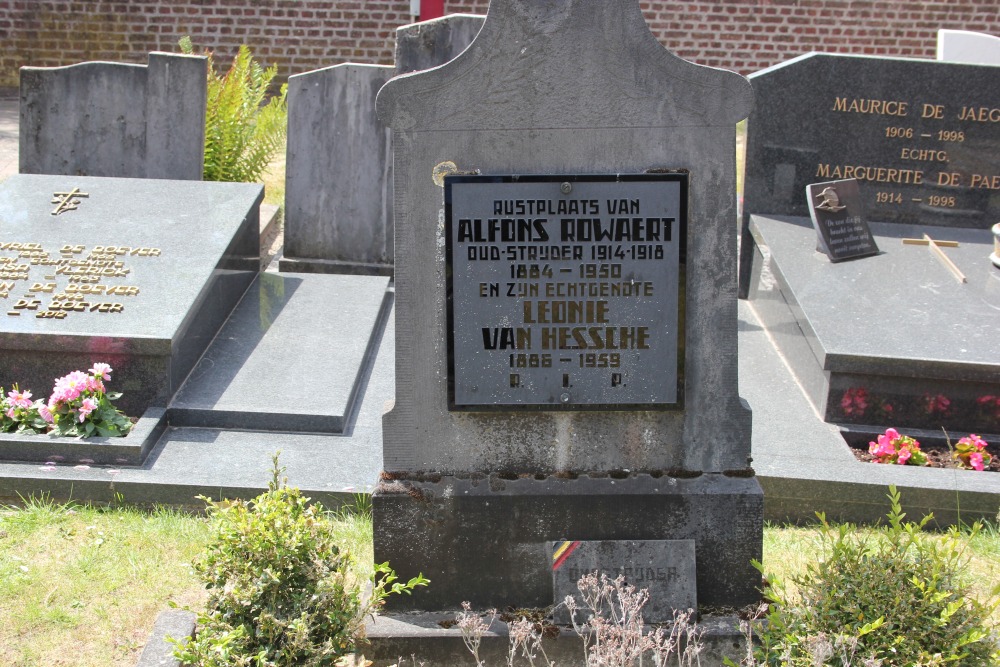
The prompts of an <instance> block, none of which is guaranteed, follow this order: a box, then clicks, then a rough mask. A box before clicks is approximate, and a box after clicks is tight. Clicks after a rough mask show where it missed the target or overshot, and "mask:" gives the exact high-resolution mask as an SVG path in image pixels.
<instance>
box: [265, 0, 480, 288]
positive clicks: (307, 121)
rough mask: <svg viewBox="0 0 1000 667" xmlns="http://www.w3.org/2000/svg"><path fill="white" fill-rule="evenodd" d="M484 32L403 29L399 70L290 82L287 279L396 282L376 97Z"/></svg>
mask: <svg viewBox="0 0 1000 667" xmlns="http://www.w3.org/2000/svg"><path fill="white" fill-rule="evenodd" d="M482 22H483V17H481V16H472V15H453V16H446V17H443V18H440V19H435V20H433V21H424V22H421V23H414V24H411V25H405V26H402V27H401V28H399V29H397V31H396V65H395V67H390V66H384V65H362V64H357V63H344V64H341V65H334V66H333V67H327V68H324V69H319V70H314V71H312V72H306V73H304V74H297V75H295V76H292V77H289V79H288V150H287V163H286V171H285V183H286V185H285V247H284V251H283V253H284V256H283V257H282V260H281V268H282V270H283V271H310V272H323V273H326V272H343V273H368V274H389V273H391V271H392V264H393V213H392V201H393V199H392V140H391V136H390V133H389V129H388V128H387V127H386V126H385V125H384V124H383V123H382V122H381V121H380V120H379V119H378V118H377V117H376V115H375V96H376V94H377V93H378V90H379V88H381V87H382V85H383V84H384V83H385V82H386V81H388V80H389V79H390V78H391V77H392V76H394V75H397V74H401V73H404V72H412V71H414V70H416V69H426V68H428V67H435V66H437V65H440V64H442V63H445V62H447V61H449V60H451V59H452V58H454V57H455V56H456V55H458V54H459V53H460V52H461V51H462V50H463V49H465V47H467V46H468V45H469V42H471V41H472V38H473V37H475V35H476V32H478V30H479V27H480V26H481V25H482Z"/></svg>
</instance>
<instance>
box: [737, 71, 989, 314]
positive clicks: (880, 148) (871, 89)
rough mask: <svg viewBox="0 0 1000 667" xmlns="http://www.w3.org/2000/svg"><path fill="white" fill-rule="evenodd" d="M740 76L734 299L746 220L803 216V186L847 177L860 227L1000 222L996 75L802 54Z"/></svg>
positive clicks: (746, 246)
mask: <svg viewBox="0 0 1000 667" xmlns="http://www.w3.org/2000/svg"><path fill="white" fill-rule="evenodd" d="M749 79H750V82H751V84H753V89H754V97H755V100H756V104H755V107H754V111H753V114H752V115H751V116H750V119H749V120H748V125H747V153H746V180H745V191H744V198H743V212H744V223H743V248H742V251H741V254H740V263H741V269H740V296H741V297H743V298H746V295H747V290H748V287H749V273H748V272H749V264H750V253H751V246H752V241H751V239H750V236H749V231H748V228H747V224H748V217H749V216H750V215H753V214H758V213H760V214H768V215H771V214H773V215H795V216H807V215H808V214H809V212H808V208H807V200H806V196H805V187H806V186H807V185H808V184H810V183H818V182H823V181H830V180H839V179H849V178H856V179H858V181H859V185H860V190H861V204H862V206H863V208H864V210H865V215H866V218H867V219H868V220H874V221H883V222H900V223H907V224H914V225H934V226H938V227H977V228H989V227H990V225H992V224H994V223H995V222H996V221H997V220H998V219H1000V196H998V195H1000V68H997V67H991V66H984V65H967V64H959V63H945V62H940V61H934V60H907V59H901V58H875V57H868V56H852V55H834V54H826V53H811V54H808V55H805V56H801V57H799V58H794V59H792V60H790V61H788V62H786V63H783V64H781V65H777V66H775V67H770V68H768V69H765V70H762V71H760V72H757V73H755V74H752V75H751V76H750V77H749Z"/></svg>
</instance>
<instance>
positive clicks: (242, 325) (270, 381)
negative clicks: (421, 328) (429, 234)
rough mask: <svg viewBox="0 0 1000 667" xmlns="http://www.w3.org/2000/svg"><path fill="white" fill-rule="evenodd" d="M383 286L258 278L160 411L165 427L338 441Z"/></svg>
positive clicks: (371, 339) (356, 279)
mask: <svg viewBox="0 0 1000 667" xmlns="http://www.w3.org/2000/svg"><path fill="white" fill-rule="evenodd" d="M388 286H389V278H386V277H382V276H359V275H339V274H301V273H270V272H267V273H262V274H260V275H259V276H258V277H257V279H256V280H255V281H254V283H253V284H252V285H251V286H250V289H248V290H247V293H246V296H245V297H244V299H243V301H241V302H240V304H239V306H237V308H236V309H235V310H234V311H233V314H232V316H231V317H230V318H229V321H227V322H226V324H225V325H224V326H223V327H222V329H221V330H220V331H219V335H218V336H216V338H215V340H214V341H213V342H212V345H211V346H210V347H209V348H208V350H207V351H206V352H205V354H204V355H203V356H202V358H201V359H200V360H199V362H198V364H197V365H196V366H195V368H194V370H193V371H192V372H191V374H190V376H189V377H188V379H187V381H186V382H185V383H184V386H183V387H181V389H180V391H178V392H177V395H176V396H175V397H174V399H173V401H172V402H171V404H170V423H171V424H172V425H174V426H198V427H210V428H227V429H244V430H262V431H263V430H271V431H288V432H300V433H301V432H312V433H330V434H343V433H344V432H345V430H347V429H349V426H350V423H351V416H352V414H353V413H354V412H355V411H356V409H357V401H358V397H359V396H360V395H363V388H362V387H361V385H362V383H363V382H364V380H365V378H366V377H367V374H368V372H369V367H370V365H371V361H372V358H373V356H374V354H375V352H376V351H377V350H378V345H379V342H380V340H381V336H382V330H383V327H384V326H385V320H386V318H387V317H388V312H389V307H390V304H391V293H390V292H388V291H387V288H388Z"/></svg>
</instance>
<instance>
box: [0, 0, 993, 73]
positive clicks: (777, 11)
mask: <svg viewBox="0 0 1000 667" xmlns="http://www.w3.org/2000/svg"><path fill="white" fill-rule="evenodd" d="M487 5H488V0H446V2H445V11H446V12H447V13H454V12H472V13H479V14H482V13H485V11H486V7H487ZM640 5H641V6H642V10H643V12H644V14H645V15H646V19H647V21H649V24H650V26H651V27H652V29H653V31H654V32H655V33H656V35H657V36H658V37H659V39H660V41H661V42H662V43H663V44H664V45H665V46H666V47H668V48H670V49H672V50H673V51H674V52H676V53H677V54H678V55H680V56H682V57H684V58H687V59H688V60H693V61H694V62H698V63H702V64H705V65H713V66H716V67H725V68H728V69H733V70H736V71H738V72H741V73H743V74H748V73H750V72H753V71H756V70H758V69H762V68H764V67H767V66H769V65H773V64H775V63H779V62H781V61H783V60H787V59H788V58H791V57H793V56H796V55H799V54H802V53H806V52H808V51H814V50H815V51H832V52H843V53H870V54H888V55H897V56H910V57H923V58H933V57H934V53H935V47H936V39H937V29H938V28H953V29H962V30H975V31H978V32H986V33H991V34H994V35H998V36H1000V11H998V10H997V0H921V1H917V0H912V1H911V0H703V1H701V2H681V1H678V0H641V2H640ZM409 6H410V3H409V0H127V1H125V0H117V1H116V0H86V1H73V2H62V1H58V0H0V44H2V45H3V47H2V50H0V86H15V85H17V69H18V67H20V66H21V65H36V66H53V65H68V64H72V63H76V62H82V61H86V60H116V61H121V62H137V63H142V62H145V59H146V53H147V52H149V51H156V50H159V51H176V50H177V40H178V39H179V38H180V37H182V36H183V35H190V36H191V38H192V40H194V43H195V45H196V46H198V47H203V48H211V49H213V50H215V52H216V55H217V58H218V60H219V61H220V63H225V61H226V60H227V59H228V58H229V57H231V56H232V54H234V53H235V51H236V49H237V47H238V46H239V45H240V44H241V43H246V44H248V45H250V47H251V48H252V50H253V52H254V54H255V55H257V56H258V57H259V58H260V59H261V60H262V61H263V62H264V63H266V64H276V65H278V68H279V75H280V76H281V77H282V78H285V77H287V76H288V75H290V74H296V73H298V72H305V71H308V70H310V69H315V68H317V67H326V66H328V65H335V64H337V63H340V62H346V61H355V62H374V63H390V62H391V61H392V50H393V33H394V31H395V28H396V27H398V26H400V25H402V24H404V23H407V22H409V20H410V15H409Z"/></svg>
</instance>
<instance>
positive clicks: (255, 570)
mask: <svg viewBox="0 0 1000 667" xmlns="http://www.w3.org/2000/svg"><path fill="white" fill-rule="evenodd" d="M280 472H281V471H280V470H279V469H278V468H277V456H275V471H274V479H273V480H272V482H271V483H270V484H269V488H268V490H267V491H266V492H264V493H263V494H261V495H259V496H257V498H255V499H254V500H252V501H249V502H243V501H232V502H221V503H212V502H211V501H209V500H208V499H205V500H206V501H207V502H208V512H209V515H210V517H211V520H212V523H213V533H214V536H213V538H212V539H211V540H210V543H209V545H208V547H207V549H206V554H205V556H204V557H203V558H202V559H200V560H199V561H198V562H196V563H195V571H196V572H197V573H198V575H199V576H200V577H201V579H202V580H203V582H204V583H205V586H206V587H207V588H208V590H209V601H208V609H207V611H205V612H202V613H200V614H199V615H198V631H197V633H196V636H195V638H194V639H192V640H191V641H190V642H188V643H187V644H186V645H181V644H178V645H177V647H176V648H175V651H174V654H175V655H176V656H177V657H178V658H179V659H181V660H182V661H183V662H184V663H185V664H190V665H200V666H202V667H222V666H223V665H225V666H253V667H282V666H286V665H288V666H290V665H296V666H302V667H313V666H319V665H333V664H334V663H335V662H336V660H337V658H338V657H339V656H342V655H345V654H347V653H350V652H351V651H352V650H353V649H354V648H355V647H356V645H357V644H358V642H359V641H361V640H362V639H363V632H364V619H365V617H366V616H367V615H369V614H371V613H374V612H375V611H376V610H377V609H378V608H379V607H380V606H381V605H382V603H383V601H384V600H385V598H386V597H388V596H389V595H390V594H396V593H407V594H409V592H410V591H411V590H412V589H413V588H414V587H416V586H423V585H426V583H427V580H426V579H424V578H423V577H422V576H417V577H415V578H414V579H411V580H410V581H409V582H407V583H405V584H403V583H399V582H397V581H396V576H395V573H394V572H393V571H392V570H391V569H390V568H389V565H388V563H383V564H381V565H376V566H375V573H374V574H373V575H372V579H371V582H370V583H371V584H372V591H371V593H369V594H368V596H367V597H366V595H365V592H364V591H363V590H362V587H363V585H364V584H365V583H367V582H366V581H364V580H361V581H358V580H357V579H356V578H354V577H353V576H352V573H351V567H350V566H351V564H352V560H351V557H350V555H349V554H347V553H345V552H343V551H342V550H341V549H340V548H339V547H338V546H337V544H335V543H334V538H333V532H332V528H333V522H332V521H331V520H330V518H329V516H328V515H326V514H325V513H324V512H323V510H322V508H321V507H320V506H318V505H316V504H310V503H309V498H306V497H304V496H303V495H302V493H301V492H300V491H299V489H297V488H294V487H288V486H286V485H285V484H284V483H279V481H278V478H279V476H280Z"/></svg>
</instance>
